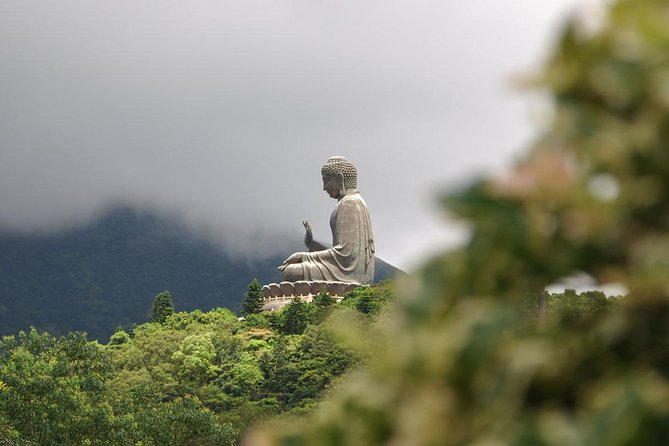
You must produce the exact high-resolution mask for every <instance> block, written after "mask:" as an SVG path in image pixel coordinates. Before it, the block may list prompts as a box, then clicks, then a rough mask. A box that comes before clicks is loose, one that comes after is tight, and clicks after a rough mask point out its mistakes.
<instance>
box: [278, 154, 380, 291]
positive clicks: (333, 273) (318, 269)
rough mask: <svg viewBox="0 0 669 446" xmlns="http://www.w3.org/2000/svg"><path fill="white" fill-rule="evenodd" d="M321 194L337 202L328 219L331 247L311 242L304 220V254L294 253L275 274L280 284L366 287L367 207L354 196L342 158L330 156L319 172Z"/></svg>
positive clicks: (370, 267) (370, 249) (370, 242)
mask: <svg viewBox="0 0 669 446" xmlns="http://www.w3.org/2000/svg"><path fill="white" fill-rule="evenodd" d="M321 175H322V177H323V190H324V191H325V192H326V193H327V194H328V195H329V196H330V198H334V199H335V200H337V205H336V206H335V208H334V210H333V211H332V215H330V229H331V230H332V246H331V247H327V246H325V245H323V244H321V243H319V242H317V241H315V240H314V237H313V234H312V231H311V226H310V225H309V222H308V221H307V220H304V221H303V222H302V224H303V225H304V228H305V231H306V234H305V237H304V243H305V245H306V246H307V248H308V249H309V251H308V252H296V253H294V254H292V255H291V256H290V257H288V258H287V259H286V260H285V261H284V262H283V264H282V265H281V266H279V270H281V271H283V278H284V281H287V282H297V281H302V280H306V281H329V282H331V281H338V282H347V283H359V284H363V285H365V284H370V283H372V280H373V279H374V236H373V235H372V223H371V220H370V218H369V211H368V210H367V204H366V203H365V200H363V198H362V196H361V195H360V192H358V188H357V187H358V172H357V169H356V168H355V166H354V165H353V163H351V162H350V161H349V160H347V159H346V158H344V157H343V156H333V157H331V158H330V159H328V160H327V162H326V163H325V165H324V166H323V168H322V169H321Z"/></svg>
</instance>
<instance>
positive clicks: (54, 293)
mask: <svg viewBox="0 0 669 446" xmlns="http://www.w3.org/2000/svg"><path fill="white" fill-rule="evenodd" d="M301 243H302V242H301V241H300V239H299V234H296V238H295V246H296V247H299V246H300V245H301ZM284 258H285V254H281V255H278V256H276V257H271V258H267V259H259V260H249V259H247V258H244V257H240V258H235V257H231V256H230V255H229V254H228V253H227V252H226V251H225V250H224V249H223V248H221V247H220V246H217V245H215V244H213V243H211V242H210V241H207V240H204V239H200V238H197V237H195V236H194V235H193V233H192V232H191V231H189V230H188V229H186V228H184V227H183V226H182V225H181V224H180V223H179V221H178V219H175V218H173V217H172V216H169V215H163V214H156V213H150V212H140V211H136V210H132V209H128V208H120V209H114V210H111V211H109V212H108V213H107V214H105V215H103V216H102V217H101V218H100V219H98V220H96V221H94V222H92V223H90V224H89V225H87V226H83V227H79V228H74V229H71V230H68V231H64V232H62V233H57V234H46V235H39V234H30V235H19V234H12V233H7V232H3V231H2V228H0V335H4V334H16V333H18V331H19V330H23V329H25V328H26V327H29V326H31V325H32V326H35V327H37V328H38V329H39V330H43V331H48V332H49V333H51V334H53V335H63V334H66V333H67V332H69V331H85V332H86V333H88V335H89V336H90V337H91V338H94V339H101V340H102V339H106V338H107V336H109V333H111V332H112V331H113V330H114V329H115V328H116V327H118V326H123V327H125V328H130V327H132V325H133V324H138V323H142V322H144V321H145V320H146V313H147V309H148V308H149V306H150V304H151V300H152V298H153V296H155V295H156V293H158V292H160V291H162V290H164V289H168V290H170V291H171V292H172V296H173V298H174V304H175V307H176V309H177V310H179V311H191V310H194V309H196V308H199V309H205V310H207V309H210V308H215V307H227V308H231V309H233V310H234V311H237V310H238V308H239V303H240V296H242V295H243V293H244V291H245V290H246V287H247V285H248V283H249V282H250V281H251V279H253V278H254V277H257V278H258V280H259V281H260V282H261V283H270V282H277V281H279V280H280V279H281V275H280V273H279V272H278V271H277V270H276V266H277V265H279V264H281V262H282V261H283V259H284ZM395 271H396V270H395V268H393V267H392V266H390V265H388V264H387V263H385V262H383V261H381V260H379V259H377V261H376V273H377V274H376V280H383V279H385V278H388V277H390V276H391V275H392V274H393V273H394V272H395Z"/></svg>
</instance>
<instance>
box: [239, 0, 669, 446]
mask: <svg viewBox="0 0 669 446" xmlns="http://www.w3.org/2000/svg"><path fill="white" fill-rule="evenodd" d="M539 88H542V89H545V90H547V91H548V92H549V93H550V95H551V97H552V99H553V102H554V113H553V116H552V118H551V122H550V125H549V126H548V129H547V130H546V131H545V132H544V133H543V134H541V135H540V136H539V137H538V138H537V140H536V141H535V143H534V144H533V147H532V149H531V151H530V152H529V154H528V155H527V156H526V158H525V159H523V160H522V161H520V162H519V163H518V164H517V165H516V166H515V167H514V168H513V170H511V171H509V172H508V174H506V175H502V176H499V177H495V178H487V179H483V180H480V181H477V182H475V183H474V184H472V185H471V186H469V187H468V188H467V189H465V190H463V191H461V192H459V193H455V194H451V195H449V196H447V197H446V198H445V199H444V203H445V205H446V207H447V209H448V210H449V212H450V213H451V214H452V215H454V216H455V217H458V218H460V219H462V220H463V221H464V222H466V223H467V224H469V226H470V227H471V230H472V235H471V239H470V240H469V242H468V243H467V244H466V246H464V247H463V248H462V249H459V250H457V251H454V252H451V253H448V254H445V255H444V256H442V257H441V258H438V259H435V260H434V261H432V262H431V263H430V264H428V265H427V266H426V267H425V269H424V271H423V272H422V276H421V277H420V279H416V282H415V283H408V284H405V288H406V289H405V291H404V293H403V294H404V296H403V300H400V302H399V303H398V305H397V308H396V311H395V312H394V314H393V315H392V316H390V317H389V319H391V320H389V321H387V323H386V326H387V327H388V330H387V339H384V340H383V342H379V344H378V345H377V346H376V347H375V348H374V349H373V350H371V351H370V356H371V357H370V363H369V366H368V367H367V368H366V370H364V371H362V372H360V373H358V374H357V375H355V376H351V377H350V378H349V380H348V382H347V383H346V384H345V385H342V386H341V387H339V388H338V389H337V392H333V393H332V394H331V395H330V397H329V399H328V400H327V401H326V402H325V403H323V404H322V405H321V407H320V409H319V411H318V412H317V413H316V414H315V415H314V416H311V417H310V418H309V419H307V420H297V421H294V422H287V421H285V420H282V421H281V422H280V423H276V424H273V425H267V426H264V427H262V428H260V429H259V430H257V431H255V432H254V433H253V434H252V435H250V436H249V437H247V439H246V444H249V445H254V446H259V445H291V446H299V445H318V446H321V445H381V444H384V445H398V446H399V445H402V446H405V445H450V444H452V445H456V444H486V445H501V444H515V445H567V444H568V445H624V444H639V445H648V444H667V443H669V274H668V272H669V271H668V270H669V1H667V0H628V1H619V2H617V3H615V4H613V5H612V6H611V7H610V10H609V14H608V16H607V19H606V21H605V22H604V23H603V24H602V26H601V28H600V29H599V30H597V31H595V32H585V31H584V30H581V29H580V28H579V27H578V25H577V24H576V23H568V24H567V25H566V26H565V29H564V31H563V34H562V38H561V40H560V42H559V43H558V45H557V47H556V48H555V51H554V54H553V56H552V58H551V59H550V60H549V62H548V63H547V65H546V67H545V70H544V72H543V74H542V76H541V77H540V81H539ZM575 271H583V272H586V273H588V274H590V275H591V276H592V277H594V278H595V279H597V280H598V281H599V282H600V283H606V282H618V283H621V284H623V285H625V286H626V287H627V288H628V289H629V290H630V293H629V295H628V296H627V297H625V298H624V299H622V302H619V304H618V305H610V306H607V308H608V309H607V310H606V311H600V310H599V309H598V307H597V305H595V304H596V303H597V302H598V300H597V299H598V298H597V296H592V297H593V300H592V303H593V304H592V305H591V306H590V307H589V310H588V311H587V312H586V313H587V314H586V315H585V316H584V317H580V316H579V317H573V313H570V312H569V311H554V312H552V313H551V312H549V314H548V315H547V317H546V318H545V319H544V320H543V321H541V322H540V323H538V322H537V321H536V320H534V319H532V318H531V317H528V312H527V305H526V304H527V302H528V301H530V302H531V301H532V299H536V298H537V297H538V296H539V295H540V294H541V293H543V290H544V288H545V287H546V286H547V285H548V284H550V283H553V282H554V281H556V280H557V279H559V278H561V277H564V276H567V275H569V274H571V273H573V272H575ZM600 302H601V301H600ZM555 308H559V306H557V307H555ZM571 308H572V309H573V307H571Z"/></svg>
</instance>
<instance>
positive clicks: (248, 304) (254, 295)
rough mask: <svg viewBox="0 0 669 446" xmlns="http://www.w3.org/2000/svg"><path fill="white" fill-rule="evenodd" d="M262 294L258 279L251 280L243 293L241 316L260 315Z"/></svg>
mask: <svg viewBox="0 0 669 446" xmlns="http://www.w3.org/2000/svg"><path fill="white" fill-rule="evenodd" d="M262 301H263V292H262V287H261V286H260V282H258V279H253V280H252V281H251V283H249V286H248V287H247V288H246V293H244V299H243V300H242V315H244V316H247V315H249V314H255V313H260V312H261V311H262V305H263V303H262Z"/></svg>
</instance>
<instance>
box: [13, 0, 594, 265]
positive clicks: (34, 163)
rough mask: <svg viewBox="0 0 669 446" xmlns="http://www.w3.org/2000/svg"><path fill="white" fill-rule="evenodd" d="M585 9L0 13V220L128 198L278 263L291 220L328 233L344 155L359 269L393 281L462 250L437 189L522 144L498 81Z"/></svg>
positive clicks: (536, 56) (518, 96)
mask: <svg viewBox="0 0 669 446" xmlns="http://www.w3.org/2000/svg"><path fill="white" fill-rule="evenodd" d="M586 1H587V0H580V1H579V0H545V1H538V0H514V1H501V0H441V1H422V0H406V1H401V0H400V1H389V0H379V1H364V0H355V1H345V0H342V1H335V0H327V1H320V0H302V1H301V0H293V1H287V0H267V1H254V0H235V1H232V0H211V1H203V0H188V1H185V0H179V1H171V0H155V1H154V0H151V1H146V0H133V1H130V0H114V1H111V0H109V1H94V0H76V1H75V0H59V1H49V2H45V1H43V0H0V226H4V227H8V228H11V229H22V230H49V231H51V230H60V229H63V228H68V227H71V226H72V225H78V224H84V223H86V222H87V221H90V219H91V218H94V217H95V216H96V215H99V214H100V212H102V211H103V210H104V209H105V208H106V207H108V206H110V205H114V204H122V203H129V204H132V205H137V206H143V207H149V208H154V209H159V210H166V211H171V212H176V213H179V214H180V215H182V216H183V217H184V219H185V220H186V221H187V222H189V223H190V224H191V227H193V228H195V229H196V230H197V231H203V232H205V233H207V234H208V235H210V236H212V237H214V238H215V239H217V240H220V241H222V242H223V243H224V245H226V246H227V247H228V248H229V249H231V250H233V251H234V252H237V251H239V250H244V251H247V252H250V253H253V254H254V255H255V254H256V253H258V252H263V251H264V252H267V253H271V254H275V253H277V252H278V251H280V252H285V253H286V255H288V254H290V252H293V251H296V250H301V249H302V247H301V246H300V245H299V244H298V245H297V246H295V242H294V241H295V240H297V239H299V237H301V234H302V225H301V220H302V219H303V218H309V219H310V221H311V222H312V225H313V226H314V231H315V236H316V238H318V239H321V240H324V241H328V239H329V238H330V234H329V228H328V218H329V215H330V211H331V210H332V208H333V206H334V204H335V203H334V201H333V200H331V199H330V198H328V197H327V195H326V194H325V193H324V192H323V191H322V184H321V179H320V168H321V166H322V164H323V163H324V162H325V161H326V160H327V158H328V157H330V156H332V155H343V156H346V157H347V158H349V159H350V160H351V161H353V162H354V163H355V164H356V165H357V167H358V172H359V188H360V191H361V193H362V195H363V196H364V197H365V199H366V201H367V204H368V206H369V208H370V212H371V215H372V223H373V226H374V231H375V238H376V248H377V255H379V256H380V257H381V258H383V259H385V260H387V261H389V262H391V263H393V264H396V265H397V266H400V267H403V268H408V269H411V268H412V267H413V266H414V265H416V264H417V262H418V261H419V259H420V258H421V253H424V252H430V251H433V250H434V249H437V248H439V247H441V246H443V245H444V244H449V243H451V244H452V243H454V241H456V240H457V239H458V238H459V237H461V236H462V230H459V229H458V228H457V227H455V226H454V225H452V224H448V223H447V222H445V221H444V219H443V217H442V215H441V213H440V212H439V210H438V207H437V205H436V199H437V197H438V195H439V193H440V191H443V190H447V189H448V188H452V187H454V186H456V185H459V184H463V183H465V182H467V181H468V180H471V179H472V178H474V176H475V175H478V174H480V173H481V172H490V171H491V170H496V169H501V168H502V167H503V166H505V165H508V164H509V163H510V162H511V160H512V159H513V158H514V157H515V156H517V155H518V154H519V153H522V151H523V149H525V148H526V147H527V144H528V142H529V141H530V139H531V136H532V135H533V134H534V131H533V125H532V117H531V113H530V112H529V110H531V109H532V106H530V105H528V104H530V99H529V98H528V97H527V95H525V94H523V93H519V92H517V91H514V90H513V88H512V86H511V83H510V81H509V79H510V78H511V76H512V75H515V74H519V73H520V74H523V73H528V72H532V70H534V69H536V68H538V67H539V66H540V63H541V61H542V58H543V57H544V56H545V55H546V53H547V51H548V50H549V48H550V45H551V44H552V43H553V41H554V38H555V33H556V30H557V29H558V28H559V26H560V25H561V24H562V23H563V22H564V19H565V18H566V16H567V14H568V13H569V12H570V11H572V10H573V8H574V7H575V5H582V4H586V5H587V3H585V2H586ZM592 1H593V0H589V2H592ZM580 8H583V7H582V6H580ZM289 242H290V243H289ZM291 243H292V246H289V245H290V244H291Z"/></svg>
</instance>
